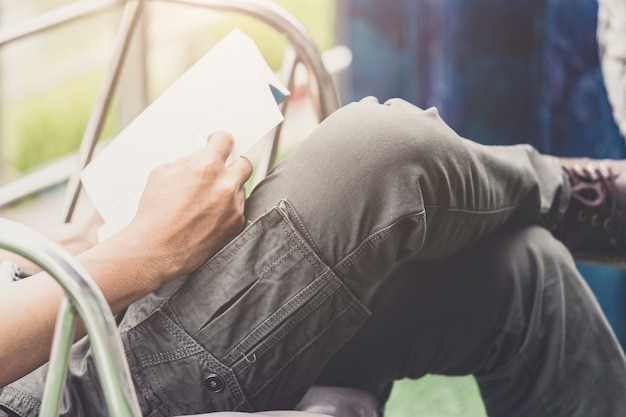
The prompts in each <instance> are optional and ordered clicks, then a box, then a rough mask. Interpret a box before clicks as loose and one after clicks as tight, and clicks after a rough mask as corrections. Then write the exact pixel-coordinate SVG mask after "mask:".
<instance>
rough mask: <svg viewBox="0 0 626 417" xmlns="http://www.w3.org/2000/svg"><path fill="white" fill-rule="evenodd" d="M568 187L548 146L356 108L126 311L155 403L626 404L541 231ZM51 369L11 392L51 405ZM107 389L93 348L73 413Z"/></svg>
mask: <svg viewBox="0 0 626 417" xmlns="http://www.w3.org/2000/svg"><path fill="white" fill-rule="evenodd" d="M567 192H568V191H567V186H566V185H565V182H564V177H563V174H562V173H561V170H560V168H558V167H557V166H556V165H554V164H553V163H552V162H549V161H548V160H547V159H545V158H543V157H542V156H540V155H539V154H537V152H536V151H535V150H533V149H532V148H531V147H529V146H514V147H486V146H481V145H478V144H475V143H473V142H470V141H467V140H465V139H462V138H460V137H458V136H457V135H456V134H455V133H454V132H453V131H451V130H450V129H449V128H448V127H447V126H446V125H445V124H444V122H443V121H442V120H441V119H440V118H439V116H438V115H437V112H436V111H435V110H432V109H431V110H427V111H422V110H420V109H418V108H416V107H414V106H411V105H409V104H408V103H405V102H402V101H399V100H394V101H390V102H388V103H385V104H384V105H380V104H378V103H377V102H375V100H371V99H367V100H364V101H362V102H360V103H354V104H351V105H348V106H346V107H344V108H343V109H341V110H339V111H337V112H336V113H335V114H334V115H332V116H330V117H329V118H328V119H327V120H325V121H324V122H323V123H322V124H321V125H320V127H319V128H318V129H316V131H315V132H314V133H313V134H312V137H311V138H309V139H308V140H307V141H306V142H305V143H304V144H303V145H302V146H300V147H299V148H298V149H297V150H296V151H295V152H293V153H292V154H291V155H290V156H289V158H288V159H287V160H286V161H284V162H283V163H282V164H280V165H279V166H278V167H277V168H276V169H275V170H274V171H273V172H272V173H271V175H270V176H268V178H267V179H266V180H265V181H264V182H263V183H262V184H260V185H259V187H258V188H257V189H256V190H255V191H254V192H253V193H252V195H251V197H250V198H249V200H248V203H247V210H246V214H247V218H248V219H250V220H251V224H250V225H249V226H248V227H247V228H246V229H245V230H244V231H243V232H242V233H241V234H240V235H239V236H238V237H237V238H235V239H234V240H233V241H232V242H231V243H230V244H228V245H227V246H226V247H224V248H223V250H222V251H220V253H219V254H217V255H216V256H215V257H213V258H212V259H211V260H209V261H208V262H207V263H206V264H205V265H204V266H203V267H202V268H200V269H199V270H198V271H197V272H196V273H194V274H192V275H190V276H188V277H184V278H183V279H180V280H177V281H175V282H173V283H170V284H169V285H167V286H166V287H164V288H162V289H160V290H159V291H157V292H155V293H153V294H150V295H148V296H146V297H145V298H143V299H142V300H139V301H138V302H136V303H135V304H133V305H132V306H130V307H129V309H128V310H127V312H126V314H125V316H124V318H123V320H122V322H121V324H120V330H121V333H122V339H123V343H124V347H125V349H126V353H127V357H128V360H129V364H130V368H131V371H132V373H133V377H134V382H135V386H136V388H137V392H138V395H139V400H140V406H141V408H142V411H143V413H144V415H146V416H171V415H182V414H192V413H202V412H210V411H218V410H236V411H247V410H264V409H278V408H289V407H292V406H293V405H294V404H295V403H296V402H297V401H298V400H299V398H300V397H301V396H302V394H303V393H304V392H305V391H306V389H307V388H308V387H309V386H310V385H311V384H312V383H314V382H316V381H318V382H323V383H336V384H346V385H352V386H358V387H362V388H366V389H369V390H371V391H372V392H374V393H375V394H376V395H378V396H379V398H381V399H384V398H385V395H386V392H387V390H388V387H389V383H390V382H391V381H393V380H394V379H397V378H402V377H405V376H406V377H419V376H421V375H424V374H425V373H446V374H465V373H472V374H474V375H475V376H476V378H477V380H478V383H479V386H480V389H481V392H482V394H483V397H484V400H485V403H486V406H487V409H488V411H489V412H490V415H493V416H518V415H519V416H563V417H566V416H567V417H575V416H580V417H582V416H584V417H588V416H600V415H602V416H618V415H620V416H621V415H622V414H623V411H624V410H625V409H626V403H625V399H626V396H625V395H623V393H624V392H626V367H625V363H624V355H623V353H622V351H621V350H620V348H619V346H618V345H617V343H616V340H615V338H614V337H613V335H612V333H611V332H610V329H609V328H608V325H607V323H606V321H605V319H604V318H603V317H602V314H601V313H600V311H599V309H598V306H597V305H596V303H595V301H594V300H593V297H592V296H591V294H590V293H589V291H588V289H587V288H586V287H585V285H584V283H583V282H582V280H581V278H580V276H579V275H578V273H577V272H576V270H575V267H574V264H573V261H572V259H571V257H570V255H569V254H568V252H567V251H566V249H565V248H564V247H563V246H562V245H560V243H558V242H557V241H555V240H554V239H553V238H552V237H551V235H550V234H549V233H548V232H547V231H545V230H544V229H542V228H540V227H537V226H531V224H532V223H535V222H537V221H540V220H542V219H543V220H545V219H546V218H548V217H550V216H556V215H558V214H559V213H560V212H562V211H563V210H564V209H565V207H566V205H567V198H568V196H567ZM43 371H45V368H44V369H42V370H40V371H36V372H34V373H33V374H31V375H29V376H27V377H25V378H23V379H21V380H20V381H18V382H16V383H14V384H12V385H10V386H8V387H5V388H3V389H2V390H0V404H1V405H4V406H5V407H7V408H8V409H10V410H12V411H13V412H15V413H17V414H19V415H22V416H34V415H36V413H37V411H38V401H39V398H40V396H41V388H42V379H43ZM99 392H100V391H99V388H98V383H97V381H96V378H95V370H94V367H93V361H92V357H91V354H90V351H89V349H88V347H87V345H86V344H85V343H84V342H79V343H78V344H77V345H76V347H75V349H74V352H73V357H72V364H71V374H70V376H69V381H68V389H67V390H66V394H65V399H64V402H63V407H64V410H63V412H64V415H71V416H100V415H106V407H105V406H104V405H103V403H102V398H101V396H100V395H99Z"/></svg>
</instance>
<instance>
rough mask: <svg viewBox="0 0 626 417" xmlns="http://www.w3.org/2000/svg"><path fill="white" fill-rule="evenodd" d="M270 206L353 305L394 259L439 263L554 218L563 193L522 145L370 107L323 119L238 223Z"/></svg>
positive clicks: (414, 113)
mask: <svg viewBox="0 0 626 417" xmlns="http://www.w3.org/2000/svg"><path fill="white" fill-rule="evenodd" d="M281 199H285V200H288V201H289V203H290V204H291V206H292V207H293V209H294V210H293V211H292V214H294V212H295V213H297V215H294V217H297V218H295V219H292V220H293V221H294V223H295V224H296V226H297V227H298V228H299V229H300V232H301V233H302V234H303V235H305V236H307V237H308V239H309V241H310V243H311V245H312V246H313V247H314V248H315V249H316V252H317V253H318V254H319V255H320V256H321V257H322V259H323V260H324V262H325V263H327V264H328V265H329V266H331V267H332V268H333V269H335V270H337V271H339V272H340V274H341V275H342V278H344V279H346V280H347V281H349V283H348V285H349V286H350V287H351V288H352V289H353V290H354V291H355V292H356V293H357V295H358V294H360V293H361V291H362V290H363V288H362V287H365V288H369V287H370V286H371V285H372V282H371V279H372V278H373V279H374V280H376V281H378V280H379V277H382V276H385V275H386V274H387V273H388V271H389V268H390V267H391V266H392V265H393V264H394V263H395V262H396V260H397V259H398V258H408V257H413V258H414V259H418V260H424V259H438V258H443V257H446V256H448V255H450V254H451V253H454V252H455V251H457V250H459V249H460V248H464V247H467V246H469V245H471V244H473V243H474V242H476V241H478V240H480V239H481V238H482V237H484V236H485V235H487V234H488V233H490V232H491V231H493V230H495V229H497V228H499V227H500V226H502V225H503V224H504V223H505V222H511V221H514V222H519V223H528V222H530V221H536V220H537V219H538V217H539V216H540V215H546V214H548V213H550V214H554V215H557V214H558V213H562V212H564V211H565V208H566V206H567V191H566V186H565V184H564V175H563V173H562V171H561V168H560V167H558V165H556V164H554V163H553V162H552V161H550V160H548V159H546V158H544V157H543V156H541V155H539V154H538V153H537V152H536V151H535V150H534V149H533V148H531V147H529V146H526V145H520V146H508V147H486V146H482V145H479V144H476V143H474V142H471V141H468V140H466V139H463V138H461V137H459V136H458V135H456V134H455V133H454V132H453V131H452V130H451V129H450V128H449V127H447V126H446V125H445V123H444V122H443V121H442V120H441V119H440V118H439V116H438V114H437V112H436V110H434V109H429V110H427V111H422V110H420V109H418V108H417V107H415V106H413V105H411V104H409V103H407V102H404V101H401V100H390V101H388V102H387V103H385V104H384V105H381V104H378V103H377V102H376V101H375V100H374V99H371V98H370V99H365V100H363V101H362V102H359V103H353V104H350V105H348V106H346V107H344V108H342V109H341V110H339V111H338V112H337V113H335V114H334V115H332V116H330V117H329V118H328V119H327V120H325V121H324V122H323V123H322V124H321V126H320V127H319V128H318V129H316V131H315V132H314V133H313V135H312V136H311V137H310V138H309V139H308V140H307V141H306V142H305V143H304V144H303V145H302V146H300V147H299V148H298V149H297V150H295V151H294V152H293V153H292V154H291V155H290V156H289V157H288V158H287V160H286V161H284V162H283V163H282V164H280V165H279V166H278V167H277V168H276V169H275V170H274V171H273V172H272V173H271V174H270V175H269V176H268V178H267V179H266V180H265V181H263V182H262V183H261V184H260V185H259V187H257V189H256V190H254V192H253V194H252V196H251V198H250V199H249V201H248V204H247V209H246V211H247V217H248V218H249V219H254V218H257V217H259V216H260V215H261V214H262V213H264V212H265V211H266V210H268V209H269V208H271V207H273V206H275V205H276V204H277V203H278V202H279V200H281ZM368 260H371V261H372V262H368Z"/></svg>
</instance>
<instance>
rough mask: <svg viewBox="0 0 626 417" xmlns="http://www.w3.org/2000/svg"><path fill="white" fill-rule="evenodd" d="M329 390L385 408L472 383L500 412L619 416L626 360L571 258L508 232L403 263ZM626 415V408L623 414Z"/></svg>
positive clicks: (373, 298)
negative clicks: (414, 385)
mask: <svg viewBox="0 0 626 417" xmlns="http://www.w3.org/2000/svg"><path fill="white" fill-rule="evenodd" d="M369 295H370V297H369V299H368V300H367V305H368V306H369V307H370V309H371V311H372V316H371V318H370V319H369V321H367V322H366V323H365V325H364V326H363V327H362V328H361V330H360V331H359V333H357V335H356V337H354V338H353V339H352V340H351V341H350V342H349V343H348V344H347V345H346V346H345V347H344V348H343V349H342V350H341V351H340V352H339V353H338V354H337V355H335V357H333V359H332V360H331V362H330V364H329V365H328V366H327V367H326V369H325V371H324V373H323V374H322V377H321V380H320V382H321V383H326V384H336V385H348V386H354V387H359V388H364V389H367V390H370V391H372V392H373V393H375V394H376V395H377V396H378V397H379V399H380V400H381V401H384V400H385V399H386V396H387V395H388V393H389V390H390V388H391V384H392V382H393V381H394V380H397V379H400V378H406V377H408V378H419V377H421V376H423V375H425V374H428V373H433V374H445V375H466V374H473V375H475V376H476V378H477V381H478V383H479V387H480V390H481V393H482V395H483V399H484V400H485V405H486V407H487V410H488V412H489V413H490V414H489V415H494V416H504V415H506V416H511V415H520V416H523V415H533V416H544V415H550V416H570V417H571V416H589V415H604V416H613V415H615V416H617V415H620V414H619V413H621V412H623V409H624V407H625V406H626V405H625V404H623V403H624V399H623V395H622V393H623V392H624V388H626V382H625V381H626V368H625V365H624V357H623V353H622V351H621V349H620V347H619V346H618V344H617V342H616V340H615V338H614V336H613V335H612V333H611V330H610V328H609V327H608V324H607V322H606V320H605V319H604V317H603V316H602V313H601V312H600V310H599V308H598V305H597V303H596V301H595V299H594V298H593V295H592V294H591V293H590V291H589V290H588V288H587V286H586V285H585V283H584V282H583V280H582V279H581V277H580V275H579V274H578V273H577V271H576V269H575V266H574V263H573V261H572V259H571V257H570V255H569V253H568V252H567V251H566V249H565V248H564V247H563V246H562V245H561V244H560V243H559V242H557V241H554V240H553V239H552V237H551V236H550V235H549V234H548V232H547V231H545V230H543V229H541V228H538V227H529V228H523V229H516V230H511V231H503V232H500V233H498V234H496V235H494V236H492V237H490V238H488V239H487V240H485V241H484V242H482V243H481V244H479V245H478V246H475V247H474V248H471V249H468V250H466V251H463V252H462V253H459V254H457V255H455V256H453V257H451V258H449V259H448V260H446V261H445V262H412V261H409V262H403V263H401V264H399V265H398V266H397V267H396V268H395V269H394V271H393V272H392V274H390V276H389V279H388V280H387V281H385V282H384V283H382V284H381V285H379V286H378V287H377V288H375V289H374V290H373V291H372V292H371V293H370V294H369ZM620 410H621V411H620Z"/></svg>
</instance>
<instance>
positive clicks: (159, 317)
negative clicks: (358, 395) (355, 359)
mask: <svg viewBox="0 0 626 417" xmlns="http://www.w3.org/2000/svg"><path fill="white" fill-rule="evenodd" d="M368 315H369V313H368V312H367V310H366V309H365V308H364V307H363V306H362V304H361V303H360V302H359V301H358V300H357V299H356V298H355V297H354V296H353V295H352V293H351V292H350V291H349V290H348V289H347V287H346V286H345V285H344V284H343V282H342V281H341V280H340V279H339V278H338V277H337V276H336V275H335V274H334V273H333V271H332V270H331V269H330V268H329V267H328V266H327V265H325V264H324V263H323V262H322V261H321V260H320V258H319V257H318V256H317V255H316V254H315V252H314V250H313V249H312V248H311V247H310V245H309V243H308V242H307V241H306V240H305V239H304V238H303V237H302V235H301V234H300V232H298V231H297V230H296V228H295V227H294V226H293V224H292V223H291V221H290V220H289V217H288V213H287V211H286V210H285V209H284V205H281V206H278V207H276V208H274V209H273V210H271V211H269V212H267V213H266V214H265V215H263V216H262V217H261V218H260V219H258V220H257V221H255V222H254V223H253V224H252V225H250V226H249V227H248V228H246V230H244V232H242V234H241V235H239V236H238V237H237V238H236V239H235V240H233V241H232V242H231V243H230V244H229V245H227V246H226V247H225V248H224V249H223V250H222V251H220V253H219V254H217V255H216V256H215V257H214V258H212V259H211V260H210V261H209V262H207V263H206V264H205V265H204V266H203V267H202V268H200V269H199V270H198V271H197V272H196V273H194V274H193V275H191V276H190V277H189V278H188V279H187V281H186V282H185V283H184V284H183V285H182V286H181V287H180V288H179V289H178V291H177V292H176V293H175V294H174V295H173V296H172V297H171V298H170V299H169V300H168V301H166V302H165V303H164V304H163V305H162V306H161V307H160V308H159V309H157V311H156V312H155V313H153V314H152V315H151V316H150V317H149V318H148V319H147V320H145V321H144V322H143V323H141V325H139V326H136V328H135V329H132V330H131V331H129V337H128V341H129V345H130V346H129V348H130V349H131V351H132V352H133V355H134V356H135V357H136V359H137V365H138V366H139V367H141V369H142V371H141V373H140V375H141V376H142V377H143V378H145V381H139V380H136V382H137V384H138V385H141V384H143V385H142V386H145V388H144V389H145V391H146V398H148V397H149V396H151V395H152V394H154V396H155V398H154V401H156V402H154V406H158V405H160V404H167V405H168V408H170V409H171V410H172V412H174V413H179V414H183V413H187V414H189V413H201V412H210V411H221V410H241V411H255V410H263V409H271V408H288V407H291V406H293V405H295V403H296V402H297V401H298V399H299V397H300V396H301V395H302V393H303V392H304V391H306V389H307V388H308V386H309V385H310V384H312V383H313V381H314V380H315V378H316V376H317V375H318V374H319V372H321V370H322V368H323V366H324V365H325V363H326V362H327V361H328V359H329V358H330V357H331V356H332V354H334V352H336V351H337V350H338V349H339V348H340V347H341V346H342V345H343V344H344V343H345V341H346V340H347V339H349V338H350V337H351V336H352V335H353V334H354V333H355V332H356V330H357V329H358V328H359V327H360V325H361V324H362V322H363V321H364V320H365V318H366V317H367V316H368ZM157 346H158V347H157ZM198 387H200V389H199V388H198Z"/></svg>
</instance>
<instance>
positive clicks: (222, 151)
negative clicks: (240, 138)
mask: <svg viewBox="0 0 626 417" xmlns="http://www.w3.org/2000/svg"><path fill="white" fill-rule="evenodd" d="M234 146H235V139H234V138H233V135H231V134H230V133H228V132H223V131H218V132H213V133H211V134H210V135H209V136H208V137H207V145H206V146H205V147H204V148H202V150H201V151H200V152H199V154H200V155H199V156H200V157H201V158H210V159H213V158H217V159H218V160H220V161H222V162H224V163H225V162H226V160H227V159H228V157H229V156H230V153H231V152H232V150H233V147H234Z"/></svg>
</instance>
